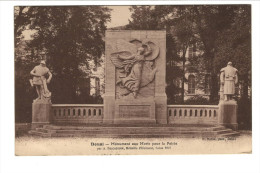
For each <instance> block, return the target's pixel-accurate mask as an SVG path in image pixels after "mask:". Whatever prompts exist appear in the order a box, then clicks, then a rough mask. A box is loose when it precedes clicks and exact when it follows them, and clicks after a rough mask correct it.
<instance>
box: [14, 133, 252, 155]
mask: <svg viewBox="0 0 260 173" xmlns="http://www.w3.org/2000/svg"><path fill="white" fill-rule="evenodd" d="M142 142H143V143H142ZM116 143H124V144H121V145H118V144H116ZM129 143H130V145H129ZM133 143H136V144H137V145H132V144H133ZM163 143H164V145H163ZM93 144H96V145H93ZM100 145H101V146H100ZM102 145H103V146H102ZM165 147H166V148H165ZM250 153H252V134H251V132H250V131H241V135H240V136H238V137H236V138H206V139H201V138H135V139H134V138H125V139H115V138H87V137H81V138H71V137H70V138H69V137H68V138H41V137H35V136H28V135H24V136H20V137H17V138H16V139H15V154H16V155H17V156H24V155H40V156H42V155H111V154H115V155H129V154H131V155H132V154H139V155H147V154H149V155H157V154H250Z"/></svg>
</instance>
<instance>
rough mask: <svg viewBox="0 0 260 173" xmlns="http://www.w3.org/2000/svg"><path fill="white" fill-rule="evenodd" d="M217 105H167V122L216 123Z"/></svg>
mask: <svg viewBox="0 0 260 173" xmlns="http://www.w3.org/2000/svg"><path fill="white" fill-rule="evenodd" d="M218 110H219V107H218V106H217V105H168V106H167V111H168V112H167V115H168V124H217V123H218Z"/></svg>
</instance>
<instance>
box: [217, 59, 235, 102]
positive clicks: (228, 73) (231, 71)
mask: <svg viewBox="0 0 260 173" xmlns="http://www.w3.org/2000/svg"><path fill="white" fill-rule="evenodd" d="M220 72H221V74H220V82H221V87H220V88H224V90H223V94H224V99H225V101H227V100H232V96H233V95H234V94H235V84H237V82H238V76H237V69H236V68H234V67H232V62H228V64H227V66H226V67H224V68H222V69H221V70H220Z"/></svg>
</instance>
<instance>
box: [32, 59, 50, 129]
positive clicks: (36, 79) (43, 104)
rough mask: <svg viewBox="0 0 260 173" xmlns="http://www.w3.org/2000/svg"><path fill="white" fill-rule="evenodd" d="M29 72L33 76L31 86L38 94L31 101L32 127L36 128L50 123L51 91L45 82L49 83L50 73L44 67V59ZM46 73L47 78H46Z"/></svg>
mask: <svg viewBox="0 0 260 173" xmlns="http://www.w3.org/2000/svg"><path fill="white" fill-rule="evenodd" d="M30 74H31V75H32V76H33V79H31V80H30V83H31V86H32V87H35V88H36V92H37V94H38V97H37V98H36V99H35V100H34V101H33V103H32V128H36V127H38V126H42V125H44V124H49V123H50V113H51V92H50V91H49V90H48V87H47V83H50V81H51V78H52V74H51V72H50V70H49V69H48V68H47V67H46V63H45V61H41V62H40V65H38V66H35V67H34V69H33V70H32V71H31V73H30ZM47 75H48V79H46V76H47Z"/></svg>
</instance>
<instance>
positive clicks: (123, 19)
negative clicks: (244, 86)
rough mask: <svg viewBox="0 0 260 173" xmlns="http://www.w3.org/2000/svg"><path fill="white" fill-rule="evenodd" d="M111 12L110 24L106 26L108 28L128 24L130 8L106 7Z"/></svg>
mask: <svg viewBox="0 0 260 173" xmlns="http://www.w3.org/2000/svg"><path fill="white" fill-rule="evenodd" d="M108 7H109V8H111V9H112V10H113V11H112V12H111V22H110V23H108V24H107V27H108V28H111V27H116V26H122V25H126V24H128V20H129V19H130V18H131V12H130V10H129V7H130V6H108Z"/></svg>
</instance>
